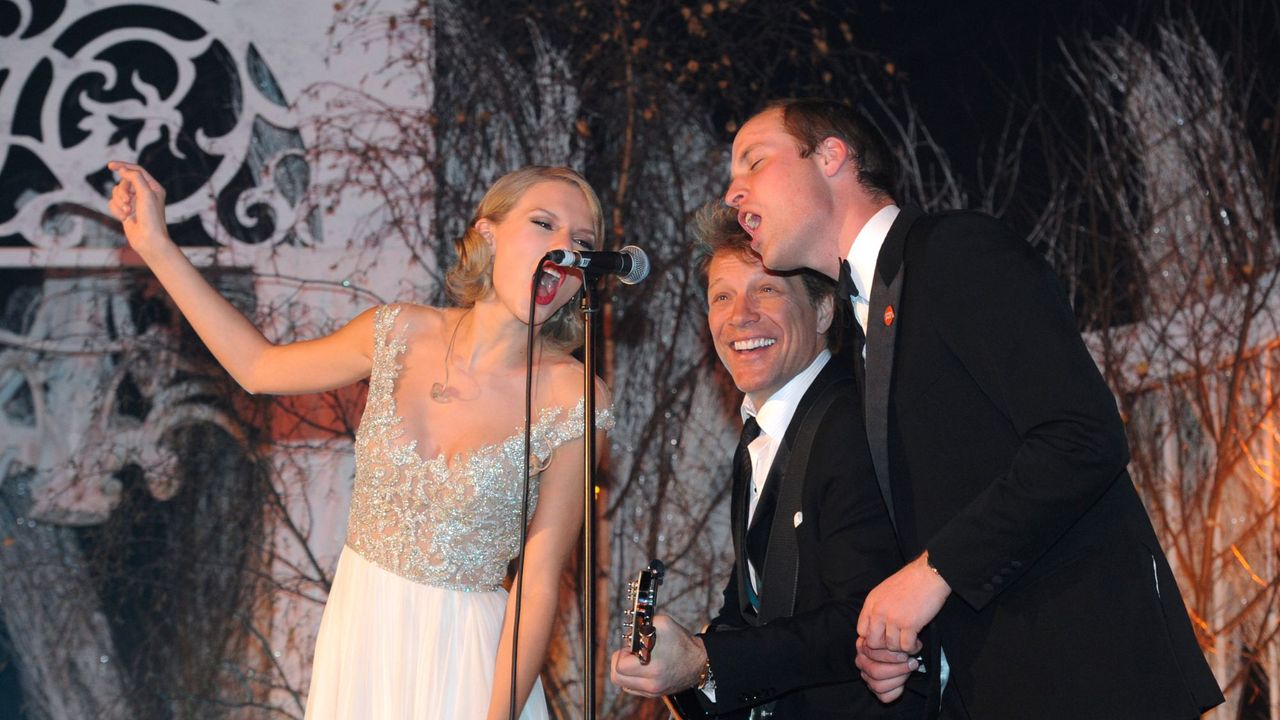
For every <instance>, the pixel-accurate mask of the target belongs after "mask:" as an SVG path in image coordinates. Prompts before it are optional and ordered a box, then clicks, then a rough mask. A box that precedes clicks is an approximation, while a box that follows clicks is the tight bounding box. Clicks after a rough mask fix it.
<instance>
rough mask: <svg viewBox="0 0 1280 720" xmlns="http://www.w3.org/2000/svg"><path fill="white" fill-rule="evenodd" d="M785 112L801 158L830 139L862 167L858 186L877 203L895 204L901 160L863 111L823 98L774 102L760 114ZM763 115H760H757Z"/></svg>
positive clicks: (784, 124) (785, 125) (784, 122)
mask: <svg viewBox="0 0 1280 720" xmlns="http://www.w3.org/2000/svg"><path fill="white" fill-rule="evenodd" d="M773 109H778V110H781V111H782V127H783V128H784V129H785V130H786V131H787V133H788V134H789V135H791V137H793V138H795V140H796V145H797V146H798V147H799V150H800V157H809V156H810V155H812V154H813V153H814V152H815V151H817V149H818V145H820V144H821V143H822V141H823V140H826V139H827V138H829V137H834V138H837V139H839V140H841V141H843V142H844V143H845V144H846V145H848V146H849V149H850V151H851V152H852V154H853V159H854V162H856V163H857V164H858V182H859V183H861V184H862V187H863V188H865V189H866V191H867V192H868V193H870V194H871V196H872V197H874V198H875V199H877V200H892V199H893V195H894V188H896V187H897V184H898V159H897V157H896V156H895V155H894V154H893V152H892V151H890V149H889V143H888V142H887V141H886V140H885V139H884V136H883V135H881V134H880V131H879V130H877V129H876V127H875V126H874V125H872V124H871V122H870V121H869V120H868V119H866V118H865V117H863V116H862V115H861V113H859V111H858V110H857V109H856V108H854V107H852V106H850V105H846V104H843V103H838V102H835V101H834V100H823V99H821V98H793V99H785V100H773V101H771V102H769V103H768V104H766V105H765V106H764V109H762V110H761V111H760V112H764V111H766V110H773ZM757 114H759V113H757Z"/></svg>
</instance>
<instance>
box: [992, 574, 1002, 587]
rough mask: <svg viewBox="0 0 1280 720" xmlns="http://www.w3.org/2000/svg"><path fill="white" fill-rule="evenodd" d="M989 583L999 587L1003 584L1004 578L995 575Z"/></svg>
mask: <svg viewBox="0 0 1280 720" xmlns="http://www.w3.org/2000/svg"><path fill="white" fill-rule="evenodd" d="M991 582H993V583H995V584H996V585H1001V584H1003V583H1004V578H1002V577H1000V576H999V575H996V576H995V577H993V578H991Z"/></svg>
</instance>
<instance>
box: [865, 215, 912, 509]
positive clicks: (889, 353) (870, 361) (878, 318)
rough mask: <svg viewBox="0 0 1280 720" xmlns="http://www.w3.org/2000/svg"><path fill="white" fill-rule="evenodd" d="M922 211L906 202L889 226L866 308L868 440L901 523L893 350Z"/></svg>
mask: <svg viewBox="0 0 1280 720" xmlns="http://www.w3.org/2000/svg"><path fill="white" fill-rule="evenodd" d="M922 215H923V213H922V212H921V211H920V210H919V209H917V208H910V207H908V208H903V209H902V211H901V212H899V213H898V217H897V218H896V219H895V220H894V221H893V225H892V226H890V228H889V234H888V235H886V236H885V239H884V244H883V245H881V246H880V255H879V257H877V258H876V270H875V273H873V275H872V282H871V298H870V300H869V310H868V314H867V332H866V342H867V363H866V375H865V382H864V384H863V386H862V387H863V393H864V402H865V410H866V415H867V442H868V444H869V445H870V447H871V460H872V462H873V463H874V465H875V468H876V480H877V481H878V482H879V484H880V494H881V496H882V497H884V503H885V506H886V507H887V508H888V510H889V518H890V519H891V520H893V521H894V525H895V527H896V525H897V517H896V516H895V515H894V508H893V489H892V483H891V477H890V475H889V387H890V383H891V381H892V380H893V353H894V347H895V340H896V339H897V333H898V325H899V323H900V318H899V317H898V314H899V304H900V302H901V300H902V281H903V275H904V267H903V266H904V263H903V251H904V249H905V247H906V242H907V235H908V234H909V233H910V231H911V227H912V226H913V225H914V224H915V223H916V221H917V220H918V219H920V217H921V216H922Z"/></svg>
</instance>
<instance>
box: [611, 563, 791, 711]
mask: <svg viewBox="0 0 1280 720" xmlns="http://www.w3.org/2000/svg"><path fill="white" fill-rule="evenodd" d="M665 573H666V567H665V566H663V564H662V561H661V560H651V561H649V565H648V567H646V568H645V569H643V570H641V571H640V572H639V573H638V574H637V575H636V579H635V580H632V581H631V582H630V583H629V584H628V585H627V600H628V602H629V603H630V605H631V607H629V608H625V609H623V611H622V613H623V616H624V621H623V624H622V627H623V632H622V642H623V644H624V645H625V646H626V647H627V648H628V649H629V650H630V652H631V654H632V655H635V656H636V657H637V658H639V660H640V664H641V665H648V664H649V658H650V657H651V654H652V653H653V647H654V644H655V643H656V642H657V640H658V638H657V633H656V632H655V631H654V628H653V616H654V615H656V614H657V612H658V610H657V608H658V587H659V586H660V585H662V578H663V575H664V574H665ZM701 692H702V691H701V690H698V689H697V688H690V689H688V690H684V691H682V692H679V693H676V694H675V695H664V696H663V698H662V702H663V703H664V704H665V705H666V706H667V710H669V711H670V712H671V716H672V717H673V718H675V719H676V720H745V719H746V718H754V717H767V715H763V716H756V715H752V714H751V712H750V711H736V712H731V713H725V714H722V715H715V714H711V713H708V712H707V711H706V710H704V709H703V708H702V703H701V702H699V701H698V695H699V694H701Z"/></svg>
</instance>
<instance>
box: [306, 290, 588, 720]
mask: <svg viewBox="0 0 1280 720" xmlns="http://www.w3.org/2000/svg"><path fill="white" fill-rule="evenodd" d="M399 310H400V308H399V307H398V306H395V305H390V306H385V307H381V308H379V309H378V310H377V312H376V313H375V316H374V341H375V353H374V361H373V373H372V376H371V377H370V381H369V398H368V400H367V402H366V405H365V411H364V416H363V417H362V419H361V421H360V428H359V430H358V431H357V432H356V444H355V447H356V480H355V488H354V490H353V493H352V500H351V515H350V520H349V524H348V530H347V544H346V546H345V547H344V548H343V549H342V555H341V557H340V558H339V560H338V571H337V573H336V574H335V575H334V579H333V587H332V589H331V590H330V593H329V599H328V602H327V603H326V604H325V609H324V617H323V619H322V620H321V622H320V634H319V636H318V637H317V639H316V652H315V660H314V662H313V665H312V673H311V690H310V693H309V694H308V696H307V710H306V718H307V720H357V719H358V720H409V719H411V718H412V719H413V720H419V719H433V718H441V719H445V718H448V719H450V720H470V719H471V718H484V716H485V713H486V711H487V710H488V706H489V693H490V689H491V688H492V685H493V672H494V661H495V659H496V655H497V651H498V642H499V639H500V637H501V634H502V621H503V614H504V612H505V611H506V604H507V593H506V591H505V590H503V589H502V580H503V578H504V576H505V575H506V569H507V564H508V562H509V561H510V559H511V558H513V557H515V555H516V554H517V552H518V549H519V548H518V546H519V537H520V533H519V528H520V496H521V480H522V475H523V466H522V464H521V462H520V457H521V453H522V450H523V442H524V437H523V436H524V432H523V428H520V429H518V430H517V431H516V432H515V433H514V434H513V435H512V436H511V437H509V438H507V439H506V440H505V441H503V442H501V443H497V444H494V445H488V446H485V447H480V448H476V449H474V450H472V451H470V452H468V453H465V454H459V455H456V456H454V458H453V459H452V461H448V460H446V458H445V457H444V456H443V455H441V456H440V457H437V458H432V459H427V460H424V459H422V458H419V457H418V455H417V453H416V442H415V441H409V442H405V441H403V440H401V437H402V436H403V435H404V434H405V433H404V428H403V427H402V426H401V420H400V418H399V417H398V416H397V415H396V404H395V396H394V391H395V386H396V376H397V373H398V372H399V369H400V367H399V356H400V355H402V354H403V353H404V352H405V349H406V345H405V342H404V340H403V337H404V327H399V328H397V327H396V316H397V315H398V314H399ZM582 413H583V406H582V403H581V402H579V403H578V406H577V407H576V408H574V409H573V410H572V411H569V410H567V409H566V408H548V409H545V410H544V411H543V412H542V414H541V416H540V417H539V418H538V420H537V422H535V423H534V426H533V444H532V450H533V454H534V455H535V457H538V458H543V459H546V458H549V457H550V455H551V451H553V450H554V449H555V448H556V447H558V446H560V445H561V444H563V443H565V442H567V441H569V440H572V439H574V438H577V437H581V435H582ZM596 424H597V426H600V427H604V428H606V429H607V428H609V427H611V426H612V416H611V414H610V412H609V411H608V410H605V411H602V412H600V413H598V415H597V418H596ZM537 488H538V485H537V477H536V476H535V477H534V478H533V479H532V487H531V488H530V497H531V499H532V502H533V504H535V505H536V502H537ZM530 512H531V513H532V508H531V509H530ZM520 717H521V718H522V720H540V719H542V718H547V717H548V713H547V705H546V698H545V697H544V694H543V691H542V685H541V683H540V682H538V683H536V684H535V685H534V687H533V692H532V693H530V695H529V699H528V701H527V702H526V703H525V707H524V711H523V713H522V714H521V715H520Z"/></svg>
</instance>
